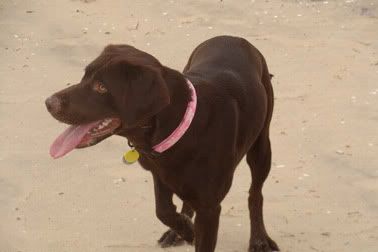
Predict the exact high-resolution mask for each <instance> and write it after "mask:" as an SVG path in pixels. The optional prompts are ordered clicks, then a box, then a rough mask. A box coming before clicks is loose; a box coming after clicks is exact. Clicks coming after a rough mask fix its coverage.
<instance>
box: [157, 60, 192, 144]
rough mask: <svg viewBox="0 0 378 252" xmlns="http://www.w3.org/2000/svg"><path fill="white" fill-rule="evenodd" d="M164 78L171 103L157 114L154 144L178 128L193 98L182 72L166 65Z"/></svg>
mask: <svg viewBox="0 0 378 252" xmlns="http://www.w3.org/2000/svg"><path fill="white" fill-rule="evenodd" d="M163 78H164V80H165V82H166V83H167V86H168V90H169V95H170V104H169V105H168V106H167V107H165V108H164V109H163V110H162V111H160V112H159V113H158V114H157V115H156V116H155V132H154V135H153V137H152V139H151V144H152V146H155V145H156V144H159V143H160V142H161V141H163V140H164V139H165V138H166V137H168V136H169V135H170V134H171V133H172V132H173V131H174V130H175V129H176V128H177V126H178V125H179V124H180V123H181V121H182V120H183V117H184V114H185V111H186V109H187V107H188V103H189V101H190V99H191V96H190V90H189V88H188V84H187V82H186V79H185V77H184V76H183V75H182V74H181V73H179V72H178V71H176V70H172V69H170V68H167V67H165V68H164V74H163Z"/></svg>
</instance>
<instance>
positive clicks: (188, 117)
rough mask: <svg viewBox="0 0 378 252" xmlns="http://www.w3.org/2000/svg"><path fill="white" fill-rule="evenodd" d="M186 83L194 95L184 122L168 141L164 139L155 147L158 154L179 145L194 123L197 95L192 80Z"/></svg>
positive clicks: (183, 119)
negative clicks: (176, 144)
mask: <svg viewBox="0 0 378 252" xmlns="http://www.w3.org/2000/svg"><path fill="white" fill-rule="evenodd" d="M186 83H187V84H188V87H189V90H190V92H191V93H192V95H191V98H192V100H191V101H190V102H189V103H188V107H187V108H186V111H185V114H184V118H182V121H181V123H180V124H179V126H178V127H177V128H176V129H175V130H174V131H173V132H172V134H170V135H169V136H168V137H167V138H166V139H164V140H163V141H162V142H161V143H159V144H157V145H155V146H154V147H153V150H154V151H156V152H158V153H162V152H164V151H166V150H168V149H169V148H171V147H172V146H173V145H174V144H175V143H177V142H178V141H179V140H180V139H181V137H182V136H183V135H184V134H185V132H186V131H187V130H188V128H189V126H190V124H191V123H192V120H193V117H194V114H195V113H196V107H197V94H196V90H195V89H194V86H193V84H192V83H191V82H190V80H188V79H186Z"/></svg>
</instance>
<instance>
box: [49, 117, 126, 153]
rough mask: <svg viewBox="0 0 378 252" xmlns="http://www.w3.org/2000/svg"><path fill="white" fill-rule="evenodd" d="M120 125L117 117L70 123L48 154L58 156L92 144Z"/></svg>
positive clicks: (112, 132)
mask: <svg viewBox="0 0 378 252" xmlns="http://www.w3.org/2000/svg"><path fill="white" fill-rule="evenodd" d="M120 125H121V120H120V119H119V118H106V119H103V120H100V121H96V122H92V123H88V124H82V125H71V126H70V127H69V128H68V129H66V130H65V131H64V132H63V133H62V134H61V135H60V136H59V137H58V138H57V139H55V141H54V143H53V144H52V145H51V147H50V155H51V156H52V157H53V158H59V157H62V156H64V155H66V154H67V153H68V152H70V151H72V150H73V149H75V148H84V147H88V146H91V145H94V144H96V143H98V142H100V141H101V140H103V139H105V138H107V137H108V136H111V135H113V134H114V132H115V131H116V129H118V128H119V127H120Z"/></svg>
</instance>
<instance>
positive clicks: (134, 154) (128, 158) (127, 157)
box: [123, 149, 139, 164]
mask: <svg viewBox="0 0 378 252" xmlns="http://www.w3.org/2000/svg"><path fill="white" fill-rule="evenodd" d="M138 159H139V152H138V151H137V150H135V149H132V150H129V151H128V152H126V153H125V154H124V155H123V162H124V163H125V164H133V163H135V162H136V161H138Z"/></svg>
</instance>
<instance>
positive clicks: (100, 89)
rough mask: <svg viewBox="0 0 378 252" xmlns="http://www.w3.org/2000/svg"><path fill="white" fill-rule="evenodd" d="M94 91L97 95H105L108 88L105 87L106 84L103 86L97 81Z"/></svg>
mask: <svg viewBox="0 0 378 252" xmlns="http://www.w3.org/2000/svg"><path fill="white" fill-rule="evenodd" d="M94 90H95V91H96V92H97V93H100V94H104V93H106V92H108V90H107V89H106V87H105V86H104V84H102V83H101V82H99V81H97V82H96V83H95V85H94Z"/></svg>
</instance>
